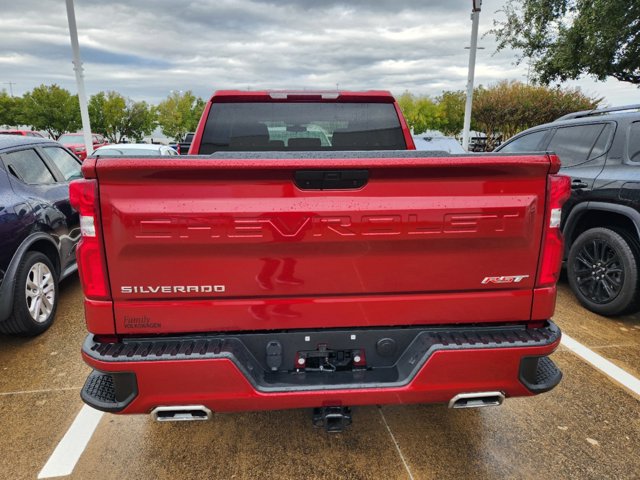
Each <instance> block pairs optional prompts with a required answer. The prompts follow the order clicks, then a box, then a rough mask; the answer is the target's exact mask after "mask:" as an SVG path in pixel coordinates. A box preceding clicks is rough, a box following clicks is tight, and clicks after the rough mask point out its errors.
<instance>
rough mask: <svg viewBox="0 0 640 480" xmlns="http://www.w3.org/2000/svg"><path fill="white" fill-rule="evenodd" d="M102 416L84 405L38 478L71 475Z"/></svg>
mask: <svg viewBox="0 0 640 480" xmlns="http://www.w3.org/2000/svg"><path fill="white" fill-rule="evenodd" d="M102 415H103V413H102V412H100V411H98V410H95V409H93V408H91V407H89V406H88V405H84V406H83V407H82V409H81V410H80V412H79V413H78V415H77V416H76V419H75V420H74V421H73V423H72V424H71V427H69V430H67V433H65V434H64V437H62V440H60V443H58V446H57V447H56V449H55V450H54V451H53V453H52V454H51V456H50V457H49V460H47V463H46V464H45V466H44V467H42V470H40V473H39V474H38V478H52V477H62V476H65V475H71V473H72V472H73V469H74V468H75V466H76V464H77V463H78V460H80V455H82V452H84V449H85V448H86V447H87V444H88V443H89V440H91V436H92V435H93V432H94V431H95V429H96V427H97V426H98V422H100V419H101V418H102Z"/></svg>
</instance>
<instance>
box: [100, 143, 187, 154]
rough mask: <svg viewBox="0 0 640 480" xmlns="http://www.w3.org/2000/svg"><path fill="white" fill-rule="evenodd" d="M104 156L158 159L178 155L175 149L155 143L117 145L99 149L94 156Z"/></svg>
mask: <svg viewBox="0 0 640 480" xmlns="http://www.w3.org/2000/svg"><path fill="white" fill-rule="evenodd" d="M97 155H103V156H105V157H135V156H139V155H144V156H149V157H156V156H159V155H160V156H164V155H167V156H170V155H178V152H176V151H175V149H173V148H171V147H168V146H166V145H158V144H155V143H115V144H112V145H105V146H104V147H100V148H97V149H96V150H95V151H94V152H93V156H94V157H95V156H97Z"/></svg>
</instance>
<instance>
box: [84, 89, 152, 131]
mask: <svg viewBox="0 0 640 480" xmlns="http://www.w3.org/2000/svg"><path fill="white" fill-rule="evenodd" d="M89 116H90V117H91V129H92V130H93V131H94V132H97V133H102V134H103V135H105V136H106V137H107V138H108V139H109V141H110V142H114V143H118V142H120V141H121V140H122V139H123V138H125V137H126V138H128V139H131V140H135V141H140V140H142V137H143V136H144V135H149V134H150V133H151V132H153V130H154V129H155V127H156V124H157V122H156V114H155V109H154V108H152V107H150V106H149V105H148V104H147V103H146V102H135V101H133V100H131V99H130V98H125V97H124V96H123V95H121V94H120V93H118V92H114V91H109V92H99V93H97V94H95V95H93V96H92V97H91V99H90V100H89Z"/></svg>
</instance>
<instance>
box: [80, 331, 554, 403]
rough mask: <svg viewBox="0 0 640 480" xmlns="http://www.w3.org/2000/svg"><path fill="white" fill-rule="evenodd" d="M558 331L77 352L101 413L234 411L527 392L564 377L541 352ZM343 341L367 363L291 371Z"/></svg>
mask: <svg viewBox="0 0 640 480" xmlns="http://www.w3.org/2000/svg"><path fill="white" fill-rule="evenodd" d="M560 336H561V334H560V330H559V328H558V327H557V326H556V325H555V324H553V323H552V322H550V321H549V322H547V324H546V325H545V326H544V327H541V328H536V329H526V328H524V327H523V326H501V327H477V328H474V327H468V326H467V327H448V328H436V327H429V328H412V329H402V328H396V329H378V330H372V329H362V330H324V331H313V332H311V331H306V332H305V331H300V332H281V333H257V334H254V333H251V334H239V335H199V336H189V337H156V338H153V339H151V338H149V339H131V340H123V342H122V343H99V342H97V341H95V338H94V337H93V335H89V336H88V337H87V339H86V340H85V343H84V345H83V349H82V355H83V358H84V360H85V362H86V363H87V364H89V365H90V366H91V367H93V368H94V372H92V374H91V375H90V376H89V378H88V379H87V382H86V384H85V387H84V388H83V390H82V398H83V400H84V401H85V402H86V403H87V404H89V405H91V406H93V407H95V408H97V409H100V410H104V411H109V412H114V413H149V412H150V411H151V410H152V409H154V408H155V407H158V406H171V405H188V404H198V405H204V406H206V407H208V408H209V409H211V410H213V411H217V412H231V411H243V410H276V409H288V408H306V407H319V406H336V405H348V406H353V405H367V404H398V403H446V402H449V401H450V400H451V399H452V398H453V397H454V396H456V395H458V394H460V393H470V392H486V391H499V392H502V393H504V394H505V396H507V397H515V396H530V395H535V394H537V393H542V392H545V391H548V390H550V389H552V388H554V387H555V386H556V385H557V384H558V383H559V381H560V379H561V376H562V375H561V373H560V371H559V370H558V369H557V368H556V367H555V365H554V364H553V362H551V360H549V359H548V358H546V357H547V356H548V355H550V354H551V353H552V352H553V351H554V350H555V349H556V348H557V346H558V344H559V343H560ZM312 337H313V338H312ZM383 338H384V339H389V338H391V339H393V340H394V344H395V350H397V352H395V353H391V354H390V352H389V349H388V348H384V349H380V348H378V347H377V345H378V342H379V341H380V340H381V339H383ZM349 341H352V342H356V343H355V344H357V345H358V348H362V349H363V350H365V351H366V352H367V362H368V366H369V368H367V369H354V370H348V371H341V372H326V371H325V372H296V371H295V369H294V368H287V367H289V366H291V367H294V362H293V361H292V358H297V357H296V352H298V351H300V350H301V345H304V342H308V343H307V345H308V346H310V345H313V348H315V346H316V345H318V344H323V345H326V344H328V345H331V347H333V346H336V345H338V346H339V348H341V349H344V348H345V347H344V346H341V342H342V344H345V345H346V344H348V342H349ZM273 342H278V343H280V345H281V349H280V352H281V354H280V357H279V358H277V359H275V362H274V358H273V356H272V354H273V350H268V349H264V347H265V346H266V345H267V344H268V343H273ZM355 344H354V345H355ZM259 352H265V354H264V356H261V355H260V354H259ZM266 352H270V353H266ZM269 355H271V357H269ZM262 357H264V358H262ZM274 365H275V366H274Z"/></svg>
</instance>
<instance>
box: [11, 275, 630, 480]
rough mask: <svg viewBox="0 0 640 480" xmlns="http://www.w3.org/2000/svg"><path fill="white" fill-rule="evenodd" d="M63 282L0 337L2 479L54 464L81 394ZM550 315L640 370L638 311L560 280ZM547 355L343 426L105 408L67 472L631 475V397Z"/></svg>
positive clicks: (76, 321)
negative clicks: (509, 376)
mask: <svg viewBox="0 0 640 480" xmlns="http://www.w3.org/2000/svg"><path fill="white" fill-rule="evenodd" d="M60 291H61V295H62V297H61V301H60V306H59V310H58V316H57V319H56V323H55V324H54V326H53V327H52V328H51V329H50V330H49V331H48V332H46V333H45V334H44V335H42V336H40V337H37V338H34V339H23V338H12V337H4V336H0V369H1V370H0V371H1V375H0V432H1V433H2V434H1V435H0V452H2V457H3V461H2V462H0V478H2V479H5V478H7V479H21V478H31V479H32V478H36V477H37V476H38V474H39V473H41V476H42V477H46V476H47V475H49V474H51V472H52V471H54V470H55V469H54V470H52V469H51V462H50V458H51V457H52V454H53V453H54V451H55V450H56V447H57V446H58V444H59V443H60V442H61V440H62V439H63V437H65V434H66V433H67V431H68V430H69V429H70V427H71V426H72V424H73V423H74V419H76V417H77V415H78V413H79V412H80V411H81V409H82V406H83V404H82V402H81V400H80V397H79V391H80V388H81V387H82V385H83V383H84V380H85V377H86V375H87V373H88V371H89V368H88V367H86V366H85V365H84V364H83V363H82V361H81V359H80V354H79V349H80V345H81V342H82V340H83V338H84V337H85V335H86V331H85V327H84V320H83V310H82V291H81V288H80V284H79V282H78V280H77V277H75V276H74V277H72V278H70V279H68V280H66V281H64V282H63V283H62V285H61V289H60ZM555 321H556V322H557V323H558V324H559V325H560V327H561V328H562V329H563V331H564V332H565V333H566V334H567V335H568V336H569V337H571V338H573V339H574V340H575V341H576V342H579V344H581V345H583V346H586V347H587V348H588V349H590V350H591V351H592V352H595V353H596V354H598V355H599V356H601V357H604V358H605V359H607V360H609V361H610V362H612V363H613V364H615V365H616V366H617V367H620V368H621V369H622V370H623V371H624V372H625V373H626V374H627V377H626V378H628V379H631V382H633V380H634V379H637V378H639V377H640V314H636V315H633V316H627V317H622V318H618V319H607V318H603V317H599V316H597V315H595V314H592V313H590V312H588V311H586V310H584V309H583V308H582V307H580V306H579V305H578V304H577V302H576V300H575V299H574V297H573V296H572V294H571V293H570V291H569V289H568V287H567V285H566V284H562V285H561V286H560V294H559V296H558V304H557V308H556V315H555ZM570 346H571V345H570ZM553 358H554V360H555V361H556V363H557V364H558V365H559V366H560V368H561V369H562V370H563V372H564V379H563V381H562V382H561V384H560V385H559V387H557V388H556V389H555V390H553V391H552V392H550V393H547V394H544V395H540V396H538V397H535V398H526V399H508V400H507V401H506V402H505V404H504V405H503V406H502V407H499V408H487V409H480V410H448V409H447V408H446V407H445V406H442V405H415V406H387V407H381V408H379V407H361V408H357V409H354V423H353V425H352V427H351V428H350V429H348V430H347V431H345V432H343V433H341V434H327V433H325V432H324V431H323V430H316V429H313V427H312V426H311V421H310V414H309V412H308V411H297V410H296V411H276V412H256V413H244V414H220V415H215V416H214V418H213V420H212V421H210V422H195V423H194V422H188V423H163V424H158V423H154V422H153V421H152V420H151V418H150V417H147V416H125V417H122V416H114V415H108V414H104V415H102V416H98V417H95V420H96V422H97V427H96V428H95V431H94V432H93V435H92V436H91V437H90V440H89V441H88V444H87V445H86V448H85V449H84V451H82V450H81V452H82V454H81V456H80V457H79V459H78V460H77V462H76V461H75V460H69V459H68V458H66V459H65V460H66V461H69V462H71V467H72V469H73V471H72V473H71V474H70V475H69V476H68V478H78V479H86V478H103V479H110V478H123V477H128V478H136V479H147V478H149V479H164V478H167V479H169V478H171V479H183V478H184V479H190V478H225V479H226V478H297V479H301V478H323V479H330V478H353V479H360V478H363V479H364V478H414V479H432V478H434V479H435V478H438V479H442V478H483V479H484V478H527V479H528V478H550V479H551V478H553V479H556V480H557V479H562V478H581V479H586V478H593V479H603V478H616V479H620V478H640V397H638V396H637V394H636V393H634V392H633V391H632V389H630V388H627V387H625V386H623V385H622V384H621V383H618V382H617V381H615V380H613V379H612V378H611V377H610V376H609V375H607V374H605V373H603V372H601V371H600V370H598V369H596V368H594V367H593V366H592V365H591V364H590V363H588V362H587V361H585V360H584V359H583V358H581V357H580V356H578V355H577V354H576V353H574V352H573V351H572V350H570V349H569V348H567V347H566V346H564V345H563V346H561V347H560V349H559V350H558V351H557V352H556V353H555V354H554V357H553ZM623 380H624V379H623ZM636 381H637V380H636ZM627 386H628V385H627ZM89 433H90V432H89ZM65 445H66V444H65ZM64 448H66V446H65V447H64ZM64 448H62V450H64ZM60 450H61V449H60V448H58V455H60ZM64 455H65V452H64V451H62V457H64ZM45 464H48V467H47V468H48V470H43V467H44V466H45Z"/></svg>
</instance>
